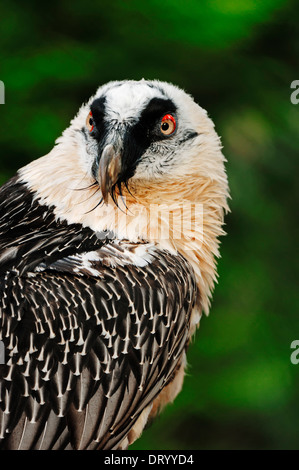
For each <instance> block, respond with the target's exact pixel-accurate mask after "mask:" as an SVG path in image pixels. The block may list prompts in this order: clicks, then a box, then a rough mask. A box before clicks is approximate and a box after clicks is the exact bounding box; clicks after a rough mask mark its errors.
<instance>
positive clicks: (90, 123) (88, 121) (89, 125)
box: [86, 111, 94, 132]
mask: <svg viewBox="0 0 299 470" xmlns="http://www.w3.org/2000/svg"><path fill="white" fill-rule="evenodd" d="M86 127H87V129H88V130H89V132H92V131H93V128H94V123H93V117H92V112H91V111H90V113H89V114H88V116H87V118H86Z"/></svg>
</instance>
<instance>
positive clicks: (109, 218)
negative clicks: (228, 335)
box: [20, 145, 227, 313]
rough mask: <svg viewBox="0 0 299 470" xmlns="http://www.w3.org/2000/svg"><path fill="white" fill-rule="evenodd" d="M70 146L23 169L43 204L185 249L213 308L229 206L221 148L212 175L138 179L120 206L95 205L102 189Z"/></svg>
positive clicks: (66, 216) (122, 234)
mask: <svg viewBox="0 0 299 470" xmlns="http://www.w3.org/2000/svg"><path fill="white" fill-rule="evenodd" d="M69 148H70V147H69V146H68V151H67V154H66V152H65V151H64V146H63V145H57V146H56V147H54V149H53V150H52V151H51V152H50V153H49V154H48V155H46V156H45V157H42V158H39V159H38V160H35V161H33V162H32V163H30V164H29V165H27V166H26V167H24V168H23V169H22V170H20V177H21V180H22V181H23V182H25V183H26V184H27V186H28V187H29V189H31V190H32V191H34V192H36V198H37V199H39V201H40V203H41V204H46V205H48V206H53V208H54V212H55V214H56V216H57V218H58V219H60V220H67V221H68V223H81V224H82V225H83V226H87V227H90V228H91V229H92V230H94V231H96V232H97V231H102V230H113V231H114V232H115V233H116V234H117V236H118V237H119V238H126V239H129V240H132V241H136V240H138V239H144V240H150V241H153V242H155V243H156V244H157V245H159V246H160V247H161V248H164V249H168V250H170V251H178V252H180V253H181V254H182V255H183V256H184V257H185V258H186V259H187V260H188V261H189V262H190V263H191V265H192V266H193V269H194V271H195V274H196V278H197V283H198V287H199V292H200V300H199V301H200V307H201V309H203V310H204V311H205V312H206V313H208V311H209V303H210V301H209V298H210V295H211V291H212V289H213V286H214V283H215V281H216V276H217V274H216V262H215V257H218V256H219V252H218V245H219V242H218V237H219V235H222V234H223V233H224V232H223V230H222V223H223V213H224V211H225V210H227V203H226V198H227V181H226V177H225V173H224V170H221V171H219V167H220V168H222V167H223V157H222V154H221V152H220V151H219V150H218V152H217V154H216V153H215V155H216V160H217V161H216V163H215V171H214V178H213V179H212V178H211V177H207V176H204V175H203V174H202V172H201V173H200V170H198V171H197V172H196V171H195V172H194V168H193V171H192V173H190V175H184V177H178V176H177V177H172V178H171V179H170V178H169V179H166V178H165V179H163V181H162V182H161V181H159V182H144V181H143V182H139V181H136V182H134V183H131V185H130V190H131V192H132V194H133V195H134V197H133V196H132V195H131V194H130V193H128V192H127V191H124V197H125V201H126V206H127V209H125V207H124V205H123V203H122V201H121V200H119V205H120V209H121V210H120V209H118V208H117V207H116V206H115V204H114V203H113V202H112V200H111V201H110V202H109V204H108V205H99V206H98V207H96V208H95V206H96V205H97V204H98V202H99V200H100V198H101V192H100V190H98V191H96V188H95V187H91V188H88V186H89V185H91V184H92V183H93V182H94V181H93V180H92V179H91V178H90V177H87V176H86V177H82V169H80V167H79V165H78V152H77V149H76V147H73V151H72V152H70V150H69ZM219 163H221V165H220V166H219ZM211 170H213V168H211V167H210V168H209V171H210V172H211V173H212V175H213V171H211ZM66 175H67V176H66ZM82 188H87V189H82ZM94 208H95V209H94Z"/></svg>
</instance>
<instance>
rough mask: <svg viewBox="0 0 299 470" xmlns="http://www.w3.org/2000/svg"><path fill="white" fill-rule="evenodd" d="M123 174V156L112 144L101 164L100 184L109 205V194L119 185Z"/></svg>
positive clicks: (103, 155)
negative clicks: (118, 182)
mask: <svg viewBox="0 0 299 470" xmlns="http://www.w3.org/2000/svg"><path fill="white" fill-rule="evenodd" d="M120 173H121V156H120V154H119V153H116V151H115V148H114V147H113V145H112V144H109V145H106V147H105V148H104V150H103V152H102V155H101V158H100V162H99V179H100V181H99V183H100V188H101V191H102V196H103V199H104V202H105V203H106V204H107V203H108V194H109V193H110V191H111V189H112V187H113V186H114V185H115V183H117V180H118V178H119V176H120Z"/></svg>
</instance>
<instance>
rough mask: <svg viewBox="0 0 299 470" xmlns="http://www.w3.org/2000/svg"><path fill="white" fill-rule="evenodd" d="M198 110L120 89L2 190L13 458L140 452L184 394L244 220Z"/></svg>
mask: <svg viewBox="0 0 299 470" xmlns="http://www.w3.org/2000/svg"><path fill="white" fill-rule="evenodd" d="M224 162H225V159H224V157H223V154H222V151H221V143H220V139H219V137H218V135H217V134H216V132H215V130H214V125H213V122H212V121H211V120H210V118H209V117H208V115H207V113H206V111H205V110H203V109H202V108H201V107H200V106H198V105H197V104H196V103H195V101H194V100H193V98H192V97H191V96H190V95H188V94H187V93H185V92H184V91H182V90H181V89H179V88H178V87H176V86H174V85H171V84H169V83H164V82H161V81H158V80H154V81H150V80H141V81H128V80H127V81H115V82H110V83H108V84H106V85H104V86H101V87H100V88H99V89H98V90H97V92H96V93H95V95H94V96H93V97H92V98H90V100H89V101H88V102H87V103H86V104H84V105H83V106H82V107H81V108H80V110H79V112H78V114H77V115H76V116H75V118H74V119H73V120H72V121H71V123H70V126H69V127H68V128H67V129H66V130H65V131H64V132H63V134H62V136H61V137H59V138H58V139H57V141H56V142H55V146H54V147H53V149H52V150H51V151H50V153H49V154H47V155H46V156H44V157H42V158H39V159H36V160H34V161H32V162H31V163H29V164H28V165H27V166H25V167H23V168H21V169H20V170H19V171H18V172H17V173H16V175H15V176H14V177H13V178H11V179H10V180H9V181H8V182H7V183H6V184H4V185H3V186H2V187H1V189H0V340H1V342H2V344H4V347H5V363H4V364H3V365H0V448H2V449H20V450H27V449H42V450H47V449H53V450H56V449H76V450H77V449H87V450H93V449H104V450H107V449H127V448H128V446H129V445H130V444H132V442H134V441H135V440H136V439H137V438H138V437H139V436H140V434H141V433H142V431H143V429H144V426H145V425H146V423H147V422H148V421H149V420H152V418H153V417H154V416H155V415H156V414H157V413H158V412H159V410H160V409H161V408H162V407H163V406H164V405H165V404H167V403H169V402H171V401H173V400H174V398H175V397H176V395H177V394H178V392H179V391H180V390H181V387H182V383H183V377H184V371H185V367H186V350H187V348H188V345H189V343H190V339H191V337H192V335H193V333H194V331H195V330H196V327H197V326H198V324H199V320H200V317H201V315H202V312H204V313H208V311H209V306H210V298H211V292H212V290H213V286H214V283H215V280H216V277H217V274H216V261H215V260H216V258H217V257H218V256H219V252H218V248H219V241H218V238H219V236H220V235H222V234H223V233H224V231H223V216H224V214H225V212H226V211H227V210H228V205H227V199H228V193H229V192H228V183H227V177H226V172H225V168H224Z"/></svg>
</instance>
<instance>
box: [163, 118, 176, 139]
mask: <svg viewBox="0 0 299 470" xmlns="http://www.w3.org/2000/svg"><path fill="white" fill-rule="evenodd" d="M175 129H176V120H175V118H174V117H173V116H172V115H171V114H165V116H164V117H163V118H162V121H161V126H160V130H161V132H162V134H164V135H171V134H173V133H174V131H175Z"/></svg>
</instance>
